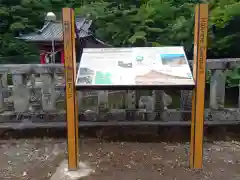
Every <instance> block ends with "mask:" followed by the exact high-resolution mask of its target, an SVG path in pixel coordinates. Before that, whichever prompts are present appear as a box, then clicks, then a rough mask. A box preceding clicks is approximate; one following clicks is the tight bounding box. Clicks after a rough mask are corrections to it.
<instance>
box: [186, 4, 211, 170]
mask: <svg viewBox="0 0 240 180" xmlns="http://www.w3.org/2000/svg"><path fill="white" fill-rule="evenodd" d="M196 11H198V15H197V16H198V18H197V19H196V18H195V20H197V22H195V24H196V23H197V24H198V25H197V26H198V27H197V30H196V29H195V33H196V31H197V36H198V37H196V36H195V37H196V38H195V43H196V44H197V46H196V47H195V48H196V50H195V52H194V53H195V55H194V58H195V57H196V60H197V61H196V60H195V59H194V63H195V68H196V69H195V70H194V71H195V72H193V74H194V76H195V78H194V79H195V83H196V86H195V90H194V97H193V106H194V105H195V107H194V108H193V109H192V113H193V115H192V126H191V136H192V137H191V159H190V166H191V168H196V169H200V168H202V163H203V126H204V100H205V97H204V94H205V76H206V55H207V53H206V52H207V32H208V5H207V4H200V5H198V10H196ZM195 27H196V26H195Z"/></svg>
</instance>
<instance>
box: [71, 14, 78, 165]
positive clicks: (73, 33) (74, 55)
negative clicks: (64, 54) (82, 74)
mask: <svg viewBox="0 0 240 180" xmlns="http://www.w3.org/2000/svg"><path fill="white" fill-rule="evenodd" d="M71 18H72V44H73V46H72V47H73V51H72V53H73V76H74V80H73V82H74V92H75V134H76V142H77V144H78V142H79V140H78V97H77V92H76V80H77V66H76V63H77V60H76V48H75V47H76V42H75V39H76V35H75V33H77V32H75V31H76V29H75V16H74V10H73V9H71ZM76 152H77V154H78V153H79V152H78V146H76ZM77 162H78V156H77Z"/></svg>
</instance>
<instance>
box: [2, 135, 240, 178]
mask: <svg viewBox="0 0 240 180" xmlns="http://www.w3.org/2000/svg"><path fill="white" fill-rule="evenodd" d="M79 145H80V153H81V155H80V159H81V160H82V161H84V162H87V163H88V164H89V165H90V166H91V167H92V168H93V169H94V171H95V172H94V173H93V174H91V175H90V176H89V177H86V178H84V180H125V179H127V180H140V179H141V180H147V179H151V180H159V178H161V179H164V180H186V179H192V180H193V179H194V180H195V179H196V180H197V179H199V180H227V179H228V180H240V142H237V141H228V142H223V141H215V142H211V143H207V142H206V143H205V144H204V168H203V170H195V171H194V170H190V169H189V168H188V153H189V143H166V142H149V143H147V142H142V143H139V142H120V141H118V142H117V141H115V142H109V141H103V140H100V139H98V138H91V139H90V138H82V140H81V141H80V143H79ZM65 157H66V140H65V139H63V138H60V139H59V138H58V139H56V138H54V139H52V138H45V139H40V138H35V139H11V140H0V179H1V180H8V179H11V180H49V179H50V177H51V175H52V173H54V172H55V170H56V167H57V166H58V165H59V164H60V162H61V161H62V160H63V159H64V158H65Z"/></svg>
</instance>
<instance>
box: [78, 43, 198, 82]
mask: <svg viewBox="0 0 240 180" xmlns="http://www.w3.org/2000/svg"><path fill="white" fill-rule="evenodd" d="M79 67H80V68H79V70H78V74H77V82H76V85H77V86H84V85H88V86H89V85H92V86H94V85H101V86H109V85H111V86H114V85H116V86H117V85H120V86H121V85H128V86H137V85H153V86H154V85H194V80H193V77H192V72H191V70H190V67H189V64H188V61H187V59H186V55H185V52H184V49H183V47H139V48H137V47H136V48H92V49H84V50H83V54H82V58H81V62H80V66H79Z"/></svg>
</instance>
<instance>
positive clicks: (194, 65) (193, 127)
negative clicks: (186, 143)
mask: <svg viewBox="0 0 240 180" xmlns="http://www.w3.org/2000/svg"><path fill="white" fill-rule="evenodd" d="M194 23H195V24H194V52H193V79H194V81H195V84H197V82H196V71H197V54H198V53H197V50H198V48H197V47H198V42H199V40H198V39H199V38H198V37H199V35H198V29H199V28H198V27H199V5H196V7H195V21H194ZM196 90H197V89H196V86H195V88H194V89H193V94H192V114H191V116H192V123H191V144H190V167H191V168H193V164H194V155H195V154H194V152H195V151H194V148H195V111H196V97H195V96H196Z"/></svg>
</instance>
